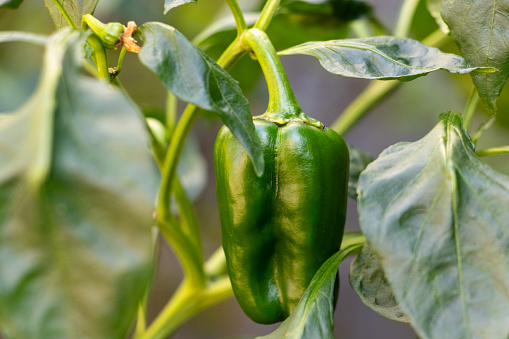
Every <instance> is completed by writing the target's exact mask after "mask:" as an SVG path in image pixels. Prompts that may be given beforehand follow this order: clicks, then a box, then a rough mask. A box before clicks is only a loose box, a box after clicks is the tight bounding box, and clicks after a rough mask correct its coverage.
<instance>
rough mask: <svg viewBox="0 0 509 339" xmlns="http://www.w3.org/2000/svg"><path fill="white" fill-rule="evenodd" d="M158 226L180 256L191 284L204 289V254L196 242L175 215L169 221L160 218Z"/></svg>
mask: <svg viewBox="0 0 509 339" xmlns="http://www.w3.org/2000/svg"><path fill="white" fill-rule="evenodd" d="M157 226H158V228H159V230H160V231H161V233H162V234H163V235H164V237H165V238H166V240H167V241H168V242H169V243H170V245H171V246H172V248H173V250H174V251H175V253H176V254H177V256H178V258H180V264H181V265H182V270H183V271H184V274H185V276H186V279H187V281H188V284H189V286H192V287H193V289H196V290H200V289H204V288H205V285H206V281H205V280H206V279H205V271H204V269H203V256H202V255H201V251H197V250H196V247H195V242H194V241H193V240H192V239H191V238H190V237H189V236H188V235H186V234H185V233H184V232H183V231H182V229H181V228H180V225H179V223H178V222H177V221H176V220H175V218H174V217H173V216H172V217H171V219H169V220H168V221H162V220H159V222H158V223H157Z"/></svg>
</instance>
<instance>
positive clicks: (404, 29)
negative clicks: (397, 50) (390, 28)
mask: <svg viewBox="0 0 509 339" xmlns="http://www.w3.org/2000/svg"><path fill="white" fill-rule="evenodd" d="M419 1H420V0H405V1H404V2H403V5H402V6H401V10H400V11H399V15H398V20H397V22H396V26H395V28H394V36H397V37H402V38H406V37H407V36H408V34H409V33H410V27H411V26H412V21H413V18H414V15H415V10H416V9H417V6H418V5H419Z"/></svg>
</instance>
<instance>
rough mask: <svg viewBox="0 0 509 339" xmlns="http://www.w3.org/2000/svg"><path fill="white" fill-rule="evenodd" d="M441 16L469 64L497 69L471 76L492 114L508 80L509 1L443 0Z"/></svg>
mask: <svg viewBox="0 0 509 339" xmlns="http://www.w3.org/2000/svg"><path fill="white" fill-rule="evenodd" d="M441 13H442V17H443V19H444V21H445V22H446V23H447V25H448V26H449V28H450V30H451V34H452V37H453V38H454V40H455V41H456V43H457V44H458V47H459V48H460V51H461V53H462V54H463V56H464V57H465V60H467V62H468V63H469V64H471V65H474V66H485V67H494V68H496V69H498V70H499V72H496V73H493V74H472V79H473V80H474V84H475V86H476V87H477V91H478V92H479V96H480V97H481V101H482V102H483V104H484V105H485V106H486V108H487V109H488V110H489V111H490V112H492V113H495V112H496V101H497V98H498V97H499V96H500V92H501V91H502V88H503V87H504V84H505V83H506V81H507V78H508V77H509V43H508V37H509V20H508V18H509V2H508V1H498V0H477V1H472V0H443V8H442V11H441Z"/></svg>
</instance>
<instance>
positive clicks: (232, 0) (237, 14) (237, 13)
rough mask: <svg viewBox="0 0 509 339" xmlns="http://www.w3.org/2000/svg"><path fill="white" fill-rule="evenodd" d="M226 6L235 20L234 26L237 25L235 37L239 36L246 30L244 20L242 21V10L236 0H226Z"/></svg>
mask: <svg viewBox="0 0 509 339" xmlns="http://www.w3.org/2000/svg"><path fill="white" fill-rule="evenodd" d="M226 2H227V3H228V6H230V10H231V11H232V14H233V17H234V18H235V24H236V25H237V35H239V36H240V35H241V34H242V32H244V31H245V30H247V25H246V20H245V19H244V14H242V10H241V9H240V7H239V4H238V3H237V0H226Z"/></svg>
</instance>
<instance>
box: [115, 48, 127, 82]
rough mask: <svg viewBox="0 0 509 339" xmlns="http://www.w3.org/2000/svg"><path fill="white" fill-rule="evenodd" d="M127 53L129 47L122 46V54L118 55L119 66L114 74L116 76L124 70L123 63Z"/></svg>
mask: <svg viewBox="0 0 509 339" xmlns="http://www.w3.org/2000/svg"><path fill="white" fill-rule="evenodd" d="M126 53H127V49H125V47H122V49H121V50H120V55H119V56H118V62H117V67H115V74H113V75H114V76H115V78H116V77H117V76H118V75H119V74H120V72H122V64H123V62H124V57H125V55H126Z"/></svg>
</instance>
